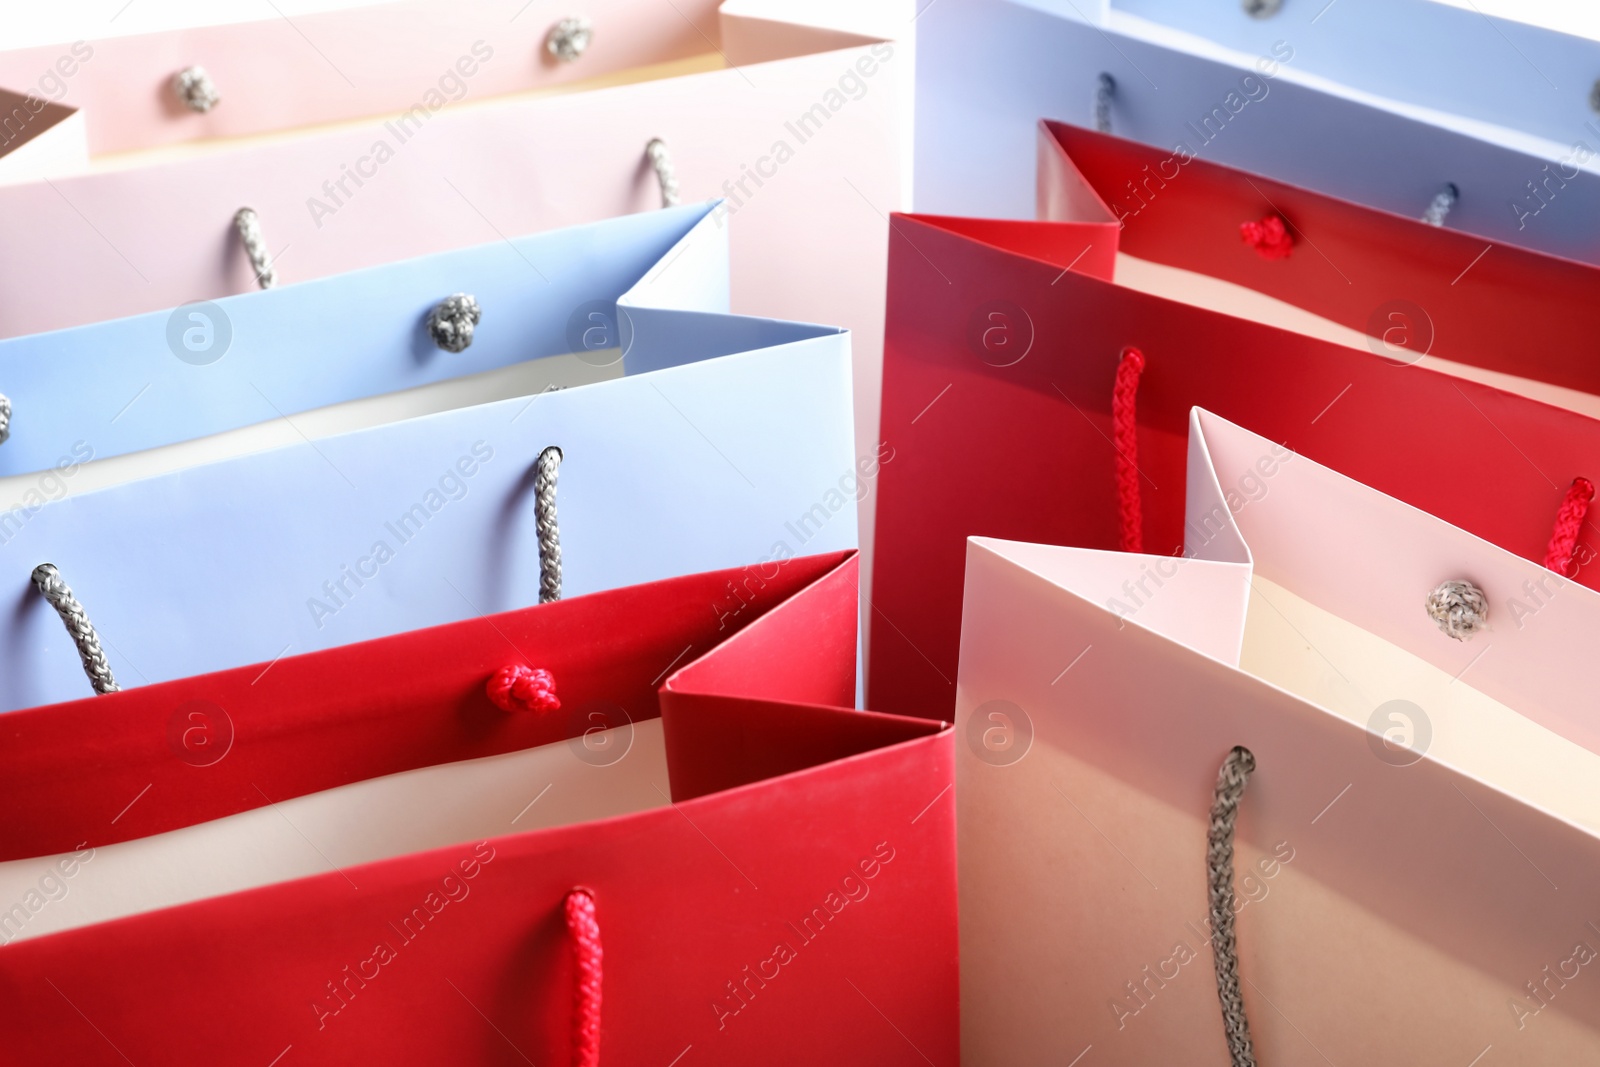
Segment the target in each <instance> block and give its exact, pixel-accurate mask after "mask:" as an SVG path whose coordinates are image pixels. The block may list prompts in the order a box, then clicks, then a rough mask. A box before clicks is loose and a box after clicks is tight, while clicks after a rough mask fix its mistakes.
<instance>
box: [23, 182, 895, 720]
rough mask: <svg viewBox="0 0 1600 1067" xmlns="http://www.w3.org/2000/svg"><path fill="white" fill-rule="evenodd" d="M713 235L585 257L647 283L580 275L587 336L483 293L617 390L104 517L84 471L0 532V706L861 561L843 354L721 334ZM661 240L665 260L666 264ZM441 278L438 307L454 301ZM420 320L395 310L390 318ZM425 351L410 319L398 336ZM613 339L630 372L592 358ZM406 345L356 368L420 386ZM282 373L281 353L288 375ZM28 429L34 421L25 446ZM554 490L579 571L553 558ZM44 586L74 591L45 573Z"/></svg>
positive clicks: (507, 280)
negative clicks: (462, 623)
mask: <svg viewBox="0 0 1600 1067" xmlns="http://www.w3.org/2000/svg"><path fill="white" fill-rule="evenodd" d="M709 210H710V209H709V208H708V207H707V208H701V209H696V210H695V211H690V212H689V213H688V214H687V215H685V214H681V213H675V214H668V215H663V216H661V217H660V218H658V219H656V218H652V219H643V220H629V221H627V222H624V223H619V224H618V225H617V228H615V229H606V228H602V229H601V230H600V231H596V232H595V233H592V234H591V235H590V236H591V238H592V239H593V243H591V244H589V245H588V251H589V252H590V253H591V254H592V255H593V256H594V257H595V261H596V262H597V263H598V262H602V261H603V260H604V259H606V258H613V259H614V263H615V267H614V269H615V271H616V272H617V275H616V277H615V278H614V279H613V280H619V279H620V278H621V277H626V276H627V275H626V274H624V273H623V272H624V271H625V270H627V269H628V268H629V266H630V264H631V266H632V267H633V268H638V267H640V266H641V265H643V266H645V267H646V273H645V274H644V276H643V277H642V278H639V279H638V280H637V281H636V282H635V283H634V284H633V285H632V287H631V288H630V289H628V290H627V291H626V292H625V293H623V294H622V295H621V296H620V297H617V298H615V299H614V300H613V298H612V297H611V296H610V295H608V292H607V291H606V290H605V289H603V288H602V289H597V290H592V291H591V290H586V289H581V288H579V287H581V286H583V284H584V280H585V276H584V275H582V274H579V273H576V272H568V276H567V277H566V279H565V280H563V281H562V282H559V283H556V282H552V284H551V289H552V291H553V292H557V293H559V292H561V291H563V290H566V291H568V292H569V295H571V296H572V297H574V298H577V297H579V296H584V294H585V293H588V294H590V295H588V296H587V297H586V298H585V299H584V300H582V301H580V302H578V303H576V304H574V305H573V309H572V311H571V313H570V317H569V314H568V313H565V312H562V313H558V314H556V315H554V316H552V315H551V314H549V309H548V308H545V309H544V310H541V304H542V299H539V298H536V299H534V300H532V301H524V302H522V303H521V304H520V305H519V304H518V302H517V301H516V300H515V299H514V297H515V294H516V286H517V284H518V283H517V282H516V281H514V280H513V279H514V278H516V277H517V276H518V275H519V273H520V272H524V271H528V270H529V269H530V264H529V263H527V262H525V261H524V260H523V259H522V257H521V255H520V250H519V249H518V248H516V247H513V248H511V249H508V250H507V251H506V252H505V253H502V254H499V256H498V258H495V257H491V264H492V265H494V266H496V267H498V268H499V269H500V270H502V271H504V272H505V273H504V275H503V276H502V278H500V279H498V280H496V279H494V278H492V277H491V276H490V275H489V274H485V276H484V277H485V284H486V286H488V287H487V288H486V289H485V290H484V292H486V293H488V292H492V293H495V294H497V298H496V303H494V304H490V303H487V302H486V303H485V305H484V306H485V309H486V310H485V317H484V321H485V322H486V323H487V322H489V321H490V316H491V315H492V314H493V313H494V312H495V311H498V312H499V314H500V315H501V316H502V321H506V320H509V323H508V325H509V324H514V323H516V322H517V320H518V319H519V318H520V319H522V321H523V322H524V323H525V324H526V325H527V327H528V329H527V330H526V331H525V332H524V338H525V339H526V340H523V339H515V340H508V342H507V343H506V344H505V345H504V346H500V345H496V346H494V347H495V348H498V350H499V351H500V352H501V353H503V354H504V355H505V357H506V358H508V359H513V358H517V357H518V356H520V355H527V356H534V355H537V354H539V353H540V352H541V351H548V350H549V348H550V347H551V346H554V345H564V344H568V343H569V342H568V341H567V340H566V339H567V338H568V337H571V336H572V333H571V331H574V330H576V331H578V333H579V335H580V336H579V337H578V338H577V340H576V341H575V342H570V343H572V345H573V347H574V348H576V349H578V351H579V355H580V356H582V355H588V356H590V357H592V358H595V359H597V360H598V361H599V362H600V363H602V364H610V363H615V361H616V360H617V359H618V358H619V357H620V359H621V362H622V366H623V368H624V369H625V370H626V372H627V373H626V374H625V375H624V376H623V377H620V378H616V377H613V378H611V379H609V380H603V381H595V382H591V383H589V384H587V385H575V386H573V387H571V388H567V389H561V390H558V391H553V392H544V393H537V394H534V395H531V396H510V397H507V398H505V399H501V400H496V401H492V402H486V403H477V404H469V405H466V406H459V407H453V408H451V409H449V410H443V411H436V412H434V413H432V414H427V415H421V416H418V417H416V418H410V419H404V420H402V421H399V422H384V423H380V424H378V425H374V426H369V427H367V428H365V429H359V430H352V431H349V432H345V433H341V434H336V435H334V436H330V437H323V438H321V439H318V440H312V439H309V438H308V439H306V440H303V441H300V442H299V443H297V444H294V445H285V446H281V447H278V448H273V449H268V450H266V451H262V452H256V453H252V454H249V455H243V456H235V457H233V458H229V459H224V460H218V461H216V462H212V463H206V464H202V465H199V466H179V467H178V468H177V469H173V470H169V471H168V472H167V473H164V474H160V475H154V476H151V477H146V478H140V479H136V480H133V481H129V482H125V483H123V484H120V485H114V486H111V487H108V488H104V489H99V490H97V491H94V492H89V493H81V494H69V495H65V496H63V495H62V494H61V493H60V492H58V491H55V490H58V489H59V487H60V486H61V485H62V484H63V483H64V482H68V481H70V480H71V478H72V477H73V476H74V472H76V471H81V470H82V468H81V466H80V465H79V457H77V456H76V455H75V454H68V455H66V456H65V457H64V458H63V459H62V460H61V461H60V463H58V464H57V465H56V466H53V467H51V468H49V469H47V470H46V471H45V472H44V474H42V475H38V476H29V477H37V485H36V486H35V487H34V488H33V489H32V490H30V492H31V493H33V494H34V495H35V497H37V498H38V499H33V498H30V497H29V496H27V495H24V496H23V497H22V505H21V506H19V507H16V508H13V509H11V510H10V511H6V512H4V513H0V585H3V588H4V589H6V590H8V592H7V593H6V594H5V595H7V596H9V597H11V598H12V600H11V602H12V603H13V604H14V605H15V607H14V609H13V610H12V611H10V612H9V613H8V614H7V615H6V616H5V619H6V621H5V622H3V623H0V629H3V630H4V634H5V636H4V639H3V641H0V645H3V647H4V649H5V651H4V652H0V709H6V710H9V709H11V708H17V707H26V706H31V705H36V704H43V703H50V702H55V701H59V700H64V699H70V698H73V697H76V696H79V695H81V694H84V693H86V692H87V691H88V690H87V688H86V682H85V679H84V666H87V667H88V668H89V670H88V673H89V677H90V682H91V683H92V684H93V685H94V686H96V688H97V690H105V689H107V688H109V686H110V685H112V684H115V685H123V686H133V685H141V684H147V683H149V682H155V681H165V680H167V679H171V678H176V677H181V676H184V675H189V674H195V673H201V672H205V671H211V670H220V669H224V668H227V667H234V666H238V665H240V664H244V663H254V662H264V661H270V660H272V659H273V658H275V657H277V656H280V655H285V654H289V653H295V652H304V651H311V650H314V649H319V648H329V647H333V646H335V645H341V644H348V643H350V642H353V641H361V640H366V639H368V638H372V637H379V636H384V635H387V634H393V633H398V632H401V631H404V630H409V629H415V628H418V627H422V626H431V625H435V624H438V623H444V622H450V621H453V620H456V619H462V618H467V617H470V616H473V615H477V614H481V613H483V612H486V611H504V610H510V609H513V608H518V607H525V606H527V605H528V604H532V603H534V602H536V600H538V599H540V598H548V595H549V592H550V589H551V588H552V586H551V583H552V582H559V580H560V579H561V577H562V575H563V573H564V576H565V588H566V591H567V592H568V593H570V594H580V593H586V592H592V591H596V590H601V589H609V588H615V587H617V586H623V585H633V584H638V583H640V582H647V581H654V580H657V579H660V578H667V577H672V576H675V575H678V574H691V573H696V572H699V571H703V570H708V569H715V568H719V567H728V566H736V565H743V564H748V563H754V562H757V561H765V560H771V559H781V558H787V557H788V556H793V555H797V554H799V553H800V551H802V549H803V550H804V551H807V552H817V551H836V550H840V549H845V548H854V547H856V543H857V533H856V521H855V496H856V492H857V490H858V488H859V486H860V484H861V481H862V479H863V478H870V477H871V476H872V475H873V474H875V473H876V468H877V459H876V457H875V456H874V457H868V459H869V460H870V462H868V461H867V460H863V461H862V462H861V463H860V464H858V462H857V460H856V456H855V449H854V445H853V441H852V436H851V404H850V337H849V335H848V333H846V332H845V331H844V330H841V329H839V328H838V327H831V326H811V325H805V324H799V323H789V322H777V321H773V320H766V319H754V318H746V317H741V316H736V315H728V314H725V313H722V312H719V311H718V310H717V306H718V304H719V302H720V296H719V294H720V292H721V291H722V290H721V284H720V282H721V280H722V279H724V278H725V274H724V273H723V271H724V270H725V262H724V259H723V251H724V250H723V246H722V244H721V235H720V234H719V233H718V232H717V225H716V222H715V220H714V219H713V218H712V217H711V216H710V214H709V213H708V212H709ZM685 230H687V232H684V231H685ZM602 233H611V234H612V236H613V237H615V238H619V239H620V238H622V237H625V236H626V235H628V234H629V233H633V234H635V235H637V236H638V237H639V240H638V243H637V244H635V245H632V247H633V252H632V253H631V255H628V256H618V257H602V256H601V255H600V253H601V251H602V249H603V248H604V247H605V245H606V243H607V242H606V241H604V240H601V239H600V235H601V234H602ZM678 234H682V235H683V236H682V237H681V239H677V235H678ZM653 243H654V247H655V248H656V249H664V250H665V251H664V254H663V256H662V258H661V259H660V260H658V261H655V262H652V261H651V259H650V258H649V253H650V251H651V248H652V244H653ZM620 247H622V248H627V247H629V244H627V243H624V244H622V245H621V246H620ZM380 273H381V272H380ZM428 273H430V272H428V271H424V272H423V274H422V275H421V276H420V278H421V280H419V282H418V284H419V285H426V287H427V288H432V286H433V285H434V284H437V283H438V282H440V281H442V280H443V279H442V277H436V278H435V280H434V281H432V282H430V281H427V274H428ZM588 277H591V278H592V277H594V275H592V274H591V275H588ZM707 279H711V280H712V284H707ZM379 283H380V279H377V278H374V279H369V280H368V284H379ZM419 291H420V290H419ZM613 291H614V290H613ZM403 296H404V292H403V290H402V289H401V288H400V287H398V286H397V287H396V289H395V290H393V291H388V292H387V295H386V297H385V300H384V301H376V302H375V303H376V306H378V307H380V308H387V307H389V306H391V305H390V303H388V302H387V301H393V300H395V298H397V297H403ZM613 303H614V304H615V307H613ZM596 316H597V318H596ZM613 316H614V317H613ZM388 318H389V319H390V321H391V323H392V320H393V316H392V315H389V316H388ZM368 321H370V320H368ZM290 328H293V327H292V326H291V327H290ZM411 328H412V326H411V325H409V324H406V323H404V322H402V323H401V324H400V330H399V332H400V334H401V335H402V337H403V336H404V335H405V334H406V332H407V331H408V330H409V329H411ZM394 329H395V327H394V326H393V325H389V326H384V327H382V328H381V329H377V330H375V335H376V336H382V335H383V332H384V331H386V330H387V331H393V330H394ZM611 331H615V336H616V341H615V345H616V350H615V351H612V350H609V349H606V348H594V349H590V348H588V347H586V346H587V344H588V340H586V338H588V339H592V340H594V343H596V344H599V341H600V338H601V337H603V336H604V335H606V334H607V333H609V332H611ZM591 335H595V336H594V337H593V338H591ZM390 337H391V343H390V344H389V345H387V346H379V347H378V348H376V349H374V350H373V355H372V358H371V359H369V360H362V361H360V362H358V363H356V364H355V365H356V366H360V365H361V363H365V364H366V368H364V370H367V371H368V372H370V373H371V374H373V375H374V376H375V377H381V373H380V372H381V371H382V369H383V368H384V367H386V366H387V367H388V368H389V370H390V372H393V373H403V371H400V370H397V369H396V366H395V360H396V358H398V359H399V360H400V361H401V363H400V366H401V367H403V366H404V360H406V359H409V358H412V355H413V353H412V351H408V350H407V349H406V348H405V347H403V346H402V345H398V344H395V343H394V340H393V333H390ZM524 344H526V346H527V347H526V348H522V345H524ZM385 349H386V352H385V351H383V350H385ZM491 350H492V349H491ZM358 351H359V349H358ZM468 351H469V352H470V351H471V350H470V349H469V350H468ZM512 353H516V355H513V354H512ZM275 354H276V353H275V352H273V351H271V350H267V351H263V352H262V355H263V356H264V357H267V358H266V363H268V364H270V362H271V358H272V357H273V356H274V355H275ZM330 355H332V356H335V357H337V355H338V353H337V352H334V353H330ZM156 358H157V360H158V362H159V361H161V360H160V356H159V355H158V356H157V357H156ZM285 358H287V357H285ZM174 362H178V361H174ZM241 362H242V361H241ZM227 364H228V360H227V358H224V359H223V360H221V361H219V362H218V363H216V364H213V365H212V367H208V368H203V369H206V370H211V369H215V368H218V367H226V366H227ZM181 369H182V370H187V369H188V368H187V367H185V368H181ZM240 370H241V371H244V373H243V374H240V375H238V376H237V377H235V378H232V379H230V380H231V381H233V383H234V388H233V391H232V395H234V396H235V397H237V398H240V399H242V401H243V402H244V403H245V404H248V402H249V400H250V393H251V392H255V391H256V390H257V387H256V386H253V385H251V382H252V380H254V379H253V376H254V374H255V373H256V371H255V369H253V368H252V369H247V368H245V367H244V366H241V367H240ZM260 373H261V374H262V375H264V377H263V378H262V379H261V380H262V381H268V380H270V381H272V382H274V383H275V385H276V386H277V387H279V388H283V389H286V390H289V395H291V396H296V395H297V396H299V397H301V398H303V399H304V398H308V397H309V396H310V395H311V393H312V392H313V391H314V387H309V386H305V385H300V384H295V383H293V382H292V380H291V379H292V378H293V375H292V374H286V375H278V374H276V373H275V372H274V371H272V370H271V369H270V368H269V367H268V366H261V367H260ZM313 373H321V374H326V371H320V372H313ZM360 373H361V371H357V370H352V371H351V372H349V376H348V377H347V379H346V381H347V382H352V381H356V380H358V378H359V374H360ZM179 380H180V381H181V379H179ZM324 380H326V379H324ZM322 388H326V386H323V387H322ZM150 392H151V393H154V392H155V387H154V386H152V387H151V389H150ZM262 392H264V390H262ZM184 396H185V392H184V391H183V390H182V389H173V388H168V389H166V390H164V391H163V393H162V399H161V400H160V401H159V402H158V404H157V406H158V407H159V406H162V405H166V404H174V402H175V401H176V404H175V406H177V407H179V408H181V405H182V403H183V398H184ZM138 402H142V401H137V402H136V403H135V406H137V403H138ZM21 410H22V409H20V408H19V415H20V413H21ZM243 414H247V409H246V408H245V407H242V406H241V407H240V408H238V409H237V410H236V413H235V416H236V417H238V416H239V415H243ZM288 421H289V422H290V423H291V425H293V424H294V421H295V419H294V417H292V416H291V417H290V418H289V420H288ZM142 425H143V426H144V427H145V429H146V430H147V431H148V432H149V433H159V432H162V431H161V427H160V424H159V423H143V424H142ZM24 432H25V430H24V428H23V427H22V426H21V424H20V422H19V425H18V426H17V428H16V429H15V430H14V432H13V436H14V437H17V438H19V439H20V438H21V437H22V435H23V434H24ZM94 439H95V438H89V439H88V440H91V441H92V440H94ZM8 447H9V445H5V446H0V451H3V450H4V449H5V448H8ZM125 458H129V459H135V458H138V457H136V456H130V457H125ZM558 472H559V485H560V515H561V516H562V524H563V528H564V530H565V532H566V534H567V537H566V539H565V545H564V548H565V551H562V549H563V546H562V544H560V543H559V542H557V541H552V540H551V538H550V533H549V531H550V529H553V527H551V526H550V524H551V523H553V521H554V516H555V514H556V497H557V478H558ZM52 495H53V496H56V497H57V498H58V499H53V500H49V499H44V497H46V496H52ZM46 564H49V565H51V567H52V568H53V570H46V571H44V572H41V571H40V570H39V568H41V567H42V566H44V565H46ZM58 583H59V584H60V586H64V587H65V589H66V590H70V595H66V594H64V593H63V590H62V588H60V587H58ZM52 605H53V606H54V610H52ZM85 613H86V614H85ZM58 614H60V615H61V616H62V618H61V619H58V618H56V617H55V616H56V615H58ZM63 620H65V621H66V626H63V625H62V622H63ZM86 632H87V633H89V634H97V635H98V638H97V643H96V644H94V645H92V646H91V645H89V644H87V643H86V640H85V634H86ZM75 646H76V651H75ZM80 660H81V662H82V665H80V662H79V661H80Z"/></svg>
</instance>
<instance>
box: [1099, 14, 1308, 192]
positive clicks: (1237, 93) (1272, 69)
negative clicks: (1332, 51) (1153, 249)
mask: <svg viewBox="0 0 1600 1067" xmlns="http://www.w3.org/2000/svg"><path fill="white" fill-rule="evenodd" d="M1293 58H1294V48H1293V46H1291V45H1290V44H1289V42H1288V41H1274V42H1273V43H1272V51H1271V54H1270V55H1264V56H1261V57H1259V58H1258V59H1257V60H1256V70H1257V71H1258V72H1259V73H1260V75H1261V76H1260V77H1257V76H1256V75H1255V74H1245V75H1243V76H1242V77H1240V78H1239V82H1238V85H1237V86H1236V88H1235V89H1233V90H1230V91H1229V93H1228V95H1227V96H1225V97H1223V98H1222V103H1220V104H1218V105H1217V106H1215V107H1213V108H1212V109H1211V110H1210V111H1208V112H1206V113H1205V114H1204V115H1201V116H1200V121H1199V123H1198V124H1197V123H1195V122H1193V121H1189V122H1186V123H1184V125H1186V126H1187V127H1188V128H1189V131H1190V132H1191V133H1193V134H1194V138H1195V143H1194V144H1193V145H1191V144H1190V143H1189V142H1188V141H1179V142H1178V143H1177V144H1176V145H1174V146H1173V149H1172V154H1171V155H1170V156H1167V157H1166V158H1165V159H1162V160H1160V161H1158V162H1157V163H1156V165H1155V169H1154V170H1153V171H1152V170H1151V169H1150V165H1149V164H1146V165H1145V166H1144V168H1143V177H1142V178H1141V179H1139V184H1138V185H1135V184H1134V179H1129V180H1128V183H1127V186H1128V193H1127V195H1126V196H1124V197H1122V198H1121V199H1118V200H1115V201H1112V202H1111V203H1110V207H1111V209H1112V211H1114V212H1115V213H1116V216H1117V222H1118V223H1121V224H1126V222H1127V220H1128V219H1130V218H1132V217H1133V216H1135V215H1137V214H1138V213H1139V212H1141V211H1143V210H1144V209H1145V208H1147V207H1149V206H1150V201H1152V200H1154V199H1155V196H1156V193H1157V192H1159V191H1160V190H1162V189H1165V188H1166V187H1167V182H1169V181H1172V180H1173V179H1175V178H1177V177H1178V175H1179V174H1181V173H1183V166H1184V164H1186V163H1189V162H1190V161H1192V160H1193V159H1195V157H1197V156H1198V155H1199V154H1200V151H1201V149H1203V148H1205V147H1206V146H1207V145H1209V144H1210V143H1211V142H1212V141H1214V140H1216V139H1217V138H1218V137H1220V136H1222V132H1223V131H1224V130H1226V129H1227V128H1228V124H1229V123H1231V122H1232V121H1233V120H1234V119H1235V118H1237V117H1238V116H1239V115H1240V114H1241V113H1243V112H1244V110H1245V108H1247V107H1249V106H1250V105H1251V104H1253V103H1256V104H1259V103H1260V102H1261V101H1263V100H1265V99H1266V98H1267V95H1268V94H1269V93H1270V92H1271V91H1272V87H1271V85H1270V84H1269V83H1270V82H1271V81H1272V79H1273V78H1275V77H1277V76H1278V70H1279V65H1280V64H1282V63H1287V62H1289V61H1290V60H1291V59H1293ZM1169 168H1170V173H1169V172H1168V171H1169Z"/></svg>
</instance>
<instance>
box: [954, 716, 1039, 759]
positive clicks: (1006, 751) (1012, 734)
mask: <svg viewBox="0 0 1600 1067" xmlns="http://www.w3.org/2000/svg"><path fill="white" fill-rule="evenodd" d="M967 747H968V748H970V749H972V754H973V755H975V756H977V757H978V758H979V759H981V760H982V761H983V762H985V763H987V764H989V765H990V766H993V767H1009V766H1011V765H1012V764H1013V763H1016V762H1017V761H1018V760H1020V759H1021V758H1022V757H1023V756H1026V755H1027V754H1028V749H1030V748H1032V747H1033V719H1031V718H1029V716H1028V713H1027V712H1026V711H1023V710H1022V708H1020V707H1018V706H1017V705H1016V704H1013V703H1012V702H1011V701H1009V700H991V701H988V702H987V703H984V704H979V705H978V707H977V708H976V709H974V711H973V712H972V717H971V718H970V719H968V720H967Z"/></svg>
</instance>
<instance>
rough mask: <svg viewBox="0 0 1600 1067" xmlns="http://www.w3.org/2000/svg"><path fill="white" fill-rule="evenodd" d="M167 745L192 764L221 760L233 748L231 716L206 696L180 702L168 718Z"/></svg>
mask: <svg viewBox="0 0 1600 1067" xmlns="http://www.w3.org/2000/svg"><path fill="white" fill-rule="evenodd" d="M167 747H168V748H170V749H172V754H173V755H174V756H177V757H178V758H179V759H181V760H183V762H185V763H187V764H188V765H189V766H191V767H209V766H211V765H212V764H213V763H220V762H222V757H224V756H226V755H227V754H228V752H229V750H231V749H232V748H233V719H232V717H230V716H229V715H228V713H227V712H226V711H225V710H223V708H222V707H221V706H220V705H217V704H213V703H212V702H211V701H209V700H191V701H189V702H187V703H185V704H180V705H178V707H177V709H176V710H174V711H173V713H172V715H171V716H170V717H169V718H168V719H167Z"/></svg>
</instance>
